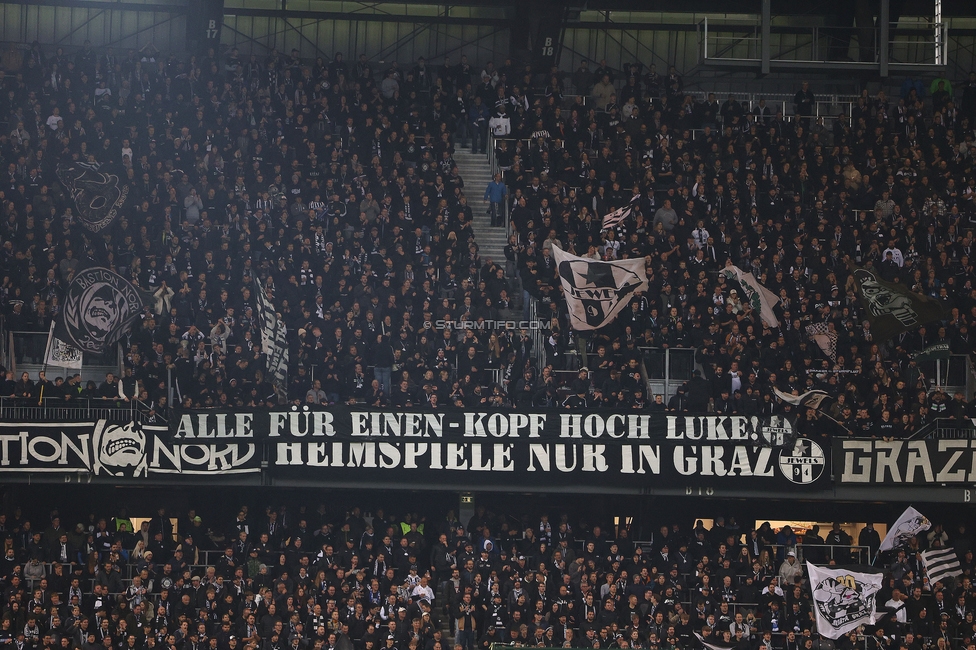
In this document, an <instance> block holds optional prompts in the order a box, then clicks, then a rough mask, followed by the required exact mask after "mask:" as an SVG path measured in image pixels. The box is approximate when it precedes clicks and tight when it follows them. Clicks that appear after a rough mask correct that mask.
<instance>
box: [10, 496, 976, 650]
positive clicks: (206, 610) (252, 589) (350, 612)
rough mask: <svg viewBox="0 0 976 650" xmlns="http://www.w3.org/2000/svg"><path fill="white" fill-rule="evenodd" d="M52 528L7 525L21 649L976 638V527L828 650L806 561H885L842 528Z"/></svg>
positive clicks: (100, 520) (938, 539)
mask: <svg viewBox="0 0 976 650" xmlns="http://www.w3.org/2000/svg"><path fill="white" fill-rule="evenodd" d="M174 516H175V517H177V518H176V519H175V521H176V524H175V528H174V519H172V517H174ZM43 519H45V521H42V522H39V521H36V520H35V521H34V522H31V521H30V519H29V518H28V517H27V516H25V515H24V514H23V512H22V510H21V509H20V508H17V509H15V510H14V511H13V514H12V515H7V514H0V536H2V539H3V540H4V548H5V551H4V558H3V560H2V561H0V574H2V585H3V605H2V609H3V611H2V616H0V644H2V645H3V646H4V647H7V648H17V649H18V650H23V649H27V650H34V649H43V650H48V649H53V648H59V649H63V650H78V649H80V650H96V649H99V650H152V649H154V648H159V649H165V650H200V649H210V650H238V649H240V650H286V649H289V648H290V649H292V650H310V649H314V650H373V649H382V648H385V649H386V650H447V649H449V648H451V649H453V650H474V648H478V649H479V650H489V649H490V646H491V644H493V643H503V644H505V643H507V644H513V645H520V646H531V647H569V648H604V649H605V648H615V649H619V650H624V649H626V650H645V649H646V650H677V649H679V648H698V647H700V646H699V644H698V641H696V640H695V637H694V635H695V634H696V633H697V634H701V635H702V636H703V637H704V638H705V640H706V641H708V642H711V643H714V644H716V645H717V646H718V647H721V648H735V649H736V650H771V649H773V648H775V649H776V650H800V649H807V650H809V649H810V648H833V647H837V648H845V649H849V650H854V649H858V648H869V649H871V650H889V649H891V650H921V649H923V648H926V649H927V648H937V649H938V650H949V649H950V648H951V649H956V648H971V647H972V646H973V645H974V638H976V622H974V619H973V616H974V612H973V606H972V598H973V592H972V583H971V578H972V573H973V564H974V563H973V554H972V547H971V545H972V541H971V539H970V536H969V533H967V531H966V527H965V526H959V527H958V529H957V530H955V531H954V532H952V533H951V534H950V533H949V532H947V530H945V529H944V528H943V527H942V525H936V526H935V527H933V529H932V530H930V531H929V532H928V533H922V534H920V535H919V536H918V537H917V538H913V539H912V540H911V541H910V543H909V546H908V547H907V548H905V549H902V550H899V551H898V552H897V553H896V554H891V557H890V558H888V562H887V563H885V564H884V568H885V585H884V588H883V589H882V591H881V592H880V593H879V594H878V598H877V603H878V611H881V612H883V613H882V614H881V615H880V622H879V623H878V624H877V625H876V626H870V627H867V628H863V627H862V628H861V629H858V630H855V631H852V632H851V633H850V634H849V635H847V636H841V637H840V638H839V639H837V641H836V642H835V645H830V643H831V642H829V641H826V640H825V639H822V638H820V636H819V635H818V633H817V625H816V619H815V617H814V613H813V611H812V609H811V605H812V602H811V590H810V588H809V585H808V584H806V579H805V575H804V571H805V570H804V568H803V563H802V561H801V560H800V558H803V559H804V561H805V560H809V561H813V562H819V563H823V564H829V565H840V564H844V563H848V562H850V561H851V560H852V558H853V557H854V555H855V554H856V553H859V555H857V557H858V558H861V561H862V562H867V560H866V559H865V558H866V557H868V556H872V557H873V554H874V553H876V551H877V549H878V546H879V544H880V542H881V540H880V537H879V534H878V532H877V531H876V530H875V529H874V527H873V525H872V524H870V523H869V524H867V525H866V526H864V527H863V528H862V529H861V530H860V531H859V532H858V536H857V539H856V544H857V545H858V546H860V547H864V548H863V552H861V551H859V550H858V546H852V544H855V540H854V539H852V538H851V536H850V535H849V534H848V533H846V532H844V530H842V528H841V526H840V524H834V525H833V527H832V529H831V530H830V531H828V532H826V533H825V534H822V533H821V531H820V530H819V527H817V526H811V527H810V528H809V529H808V530H805V531H801V535H800V536H798V535H797V532H794V531H793V529H792V528H791V527H790V526H788V525H784V526H783V527H782V528H781V529H778V530H774V529H773V528H772V527H771V526H770V524H769V523H768V522H766V523H764V524H762V525H761V526H759V528H758V529H755V528H752V529H749V528H743V527H740V526H739V524H737V523H736V521H735V519H734V518H731V517H730V518H729V520H728V523H726V522H725V520H724V519H723V518H717V519H716V520H715V522H714V523H713V525H712V526H711V527H710V528H706V527H705V526H704V525H703V524H702V522H701V521H697V522H696V524H695V526H694V527H693V528H688V529H686V528H684V527H683V526H681V525H678V524H674V525H664V526H662V527H661V528H660V532H658V533H655V534H654V535H653V542H652V543H635V541H634V540H633V539H632V538H631V537H630V534H629V531H628V529H627V528H626V527H621V528H620V529H619V530H613V529H610V530H608V529H606V528H603V527H601V525H600V524H599V523H598V522H590V523H589V524H588V523H587V522H585V521H576V520H571V519H570V517H569V516H568V515H566V514H562V515H561V516H559V518H558V520H557V519H555V518H553V519H551V520H550V519H549V516H548V515H546V514H543V515H541V516H538V515H536V516H535V518H530V517H529V516H527V515H526V516H523V517H521V518H519V517H509V516H502V515H495V514H492V513H489V512H487V511H486V510H485V509H484V507H481V506H479V507H478V508H477V510H476V511H475V513H474V515H473V516H472V517H471V519H470V521H468V522H460V521H459V520H458V519H457V517H456V516H455V513H454V512H453V511H450V512H447V513H446V514H445V513H443V512H441V513H439V514H437V515H431V516H430V517H429V518H428V517H427V516H422V515H418V514H416V513H403V514H402V515H401V516H393V515H392V513H390V514H389V515H388V514H386V513H384V511H383V510H377V511H376V512H375V513H373V514H372V515H364V513H363V512H362V511H361V510H360V508H359V507H354V508H351V509H350V510H349V511H347V512H344V513H342V512H330V511H329V510H328V509H327V508H326V506H325V505H320V506H319V507H318V508H317V509H315V510H314V511H313V510H311V509H308V508H305V507H301V508H297V509H296V510H294V511H290V510H287V509H286V508H284V507H281V508H272V507H269V508H267V509H266V510H265V511H264V512H262V513H256V512H250V511H249V510H248V508H247V507H242V508H241V509H240V511H239V512H238V514H237V516H236V518H235V517H228V518H227V520H226V521H219V522H217V521H215V522H213V523H210V522H207V523H204V522H203V519H202V518H201V517H200V516H199V515H198V514H197V512H196V511H195V510H190V511H188V512H186V513H181V514H180V515H179V516H176V515H169V514H168V513H167V512H166V510H165V508H162V507H160V508H159V509H158V511H157V513H156V515H155V516H153V517H152V518H151V519H144V520H141V522H140V526H139V529H138V530H133V525H132V520H130V519H129V518H128V517H127V516H126V512H125V510H124V509H122V510H120V511H118V514H117V515H116V516H114V517H100V516H97V515H95V514H89V515H87V516H85V517H82V518H81V520H80V521H76V520H75V519H74V518H72V517H69V516H68V515H66V514H63V513H60V512H58V511H54V512H53V513H51V514H50V518H49V519H48V518H47V517H43ZM949 545H951V546H952V547H953V548H955V549H956V551H957V552H958V553H959V556H960V561H961V563H962V568H963V575H962V576H961V577H959V578H958V579H955V582H951V581H946V582H945V583H943V582H934V583H932V582H930V581H928V580H927V577H926V574H925V570H924V568H923V567H922V565H920V564H919V560H918V552H919V551H921V550H924V549H926V548H938V547H945V546H949ZM211 551H212V553H210V552H211ZM884 555H885V556H888V555H889V554H888V553H886V554H884ZM883 562H884V560H883ZM879 566H880V565H879Z"/></svg>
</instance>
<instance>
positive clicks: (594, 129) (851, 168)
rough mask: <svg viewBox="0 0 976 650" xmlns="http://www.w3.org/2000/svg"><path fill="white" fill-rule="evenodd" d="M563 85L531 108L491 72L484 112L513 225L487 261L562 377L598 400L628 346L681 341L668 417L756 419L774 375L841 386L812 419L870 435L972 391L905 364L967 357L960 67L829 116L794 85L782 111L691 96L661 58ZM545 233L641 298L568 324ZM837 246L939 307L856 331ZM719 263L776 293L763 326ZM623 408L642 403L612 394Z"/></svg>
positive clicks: (964, 89) (972, 88)
mask: <svg viewBox="0 0 976 650" xmlns="http://www.w3.org/2000/svg"><path fill="white" fill-rule="evenodd" d="M571 79H572V86H573V88H574V89H575V90H576V92H577V93H578V94H577V95H575V96H573V97H569V98H567V97H566V96H565V95H564V93H565V90H564V89H565V87H567V82H568V81H569V79H568V78H564V76H561V75H558V74H557V75H553V77H552V79H551V81H550V83H548V84H547V90H546V92H545V94H544V96H542V97H540V98H538V99H536V100H534V101H532V102H531V103H528V102H527V101H526V100H525V98H524V90H523V89H522V88H520V87H519V86H518V84H508V85H505V84H504V82H503V81H501V80H500V81H499V83H498V84H497V85H496V91H497V97H498V101H497V103H496V104H495V106H494V108H493V110H494V112H495V114H493V116H492V118H491V120H493V121H494V124H496V125H499V126H498V129H497V130H496V133H498V134H499V137H498V140H497V141H496V145H495V146H496V153H495V156H496V159H497V160H498V164H499V165H500V167H501V169H502V170H503V174H504V182H505V184H506V186H507V190H508V200H509V201H510V205H509V208H510V215H511V222H512V228H513V230H514V234H513V235H512V236H511V238H510V245H509V246H508V248H507V249H506V257H507V262H508V264H510V265H511V266H512V267H514V268H515V269H517V273H518V275H519V278H520V281H521V287H522V288H523V290H524V291H525V292H526V296H527V297H532V298H534V299H535V300H537V301H538V303H539V305H540V307H541V311H542V312H543V313H548V312H547V310H551V312H552V315H553V317H554V321H553V322H554V324H555V325H556V326H555V327H554V329H553V332H554V335H553V336H551V337H549V339H548V341H547V348H546V351H547V353H548V356H547V359H549V360H551V361H552V363H553V364H554V366H555V367H556V368H562V367H567V366H570V364H569V363H568V362H567V360H568V359H569V358H572V357H573V355H574V354H575V355H578V357H582V361H583V363H582V364H580V365H585V366H586V367H588V369H589V370H590V372H591V375H592V380H593V383H594V384H595V385H596V386H598V387H601V388H603V390H602V391H601V393H600V394H598V395H592V396H584V397H585V398H586V399H588V400H589V402H590V403H592V404H594V405H596V406H602V405H604V404H605V403H606V402H607V401H608V400H609V401H610V402H611V403H612V404H614V405H615V406H616V405H618V404H620V400H619V399H612V398H610V397H608V395H615V394H616V393H615V389H616V388H617V387H619V386H620V385H621V384H622V383H623V384H626V383H627V379H628V376H633V373H632V372H629V371H628V363H629V362H630V360H631V359H638V364H637V365H638V368H639V367H640V360H641V358H642V357H641V353H640V348H641V347H644V346H648V347H657V348H692V349H695V350H696V357H695V358H696V362H697V363H698V364H699V366H700V367H701V368H702V373H703V375H702V376H700V377H696V378H695V380H693V381H691V382H689V384H688V385H687V386H684V387H683V389H682V390H680V391H679V393H678V394H677V395H676V396H674V398H673V399H671V400H667V398H665V400H663V401H666V402H667V404H666V405H665V406H666V407H667V408H669V409H670V410H676V411H686V410H690V411H697V412H701V411H705V410H706V409H708V410H711V411H713V412H717V413H744V414H756V413H764V412H769V411H775V410H777V409H780V408H782V407H781V405H778V404H777V400H776V398H775V397H773V396H772V388H773V387H776V388H779V389H781V390H783V391H785V392H791V391H799V392H800V393H802V392H804V391H806V390H808V389H814V388H818V389H823V390H826V391H827V392H828V393H830V394H831V396H833V397H841V396H843V401H842V402H840V404H839V406H838V407H837V409H836V412H835V413H833V414H832V416H833V418H834V419H837V420H839V421H841V422H842V423H843V424H844V426H845V427H846V428H847V429H849V430H850V431H853V432H869V431H877V430H879V428H883V429H884V431H883V432H882V433H880V434H879V435H884V436H886V437H897V436H899V435H902V434H903V433H906V432H911V431H914V430H916V429H917V428H918V427H919V426H921V425H923V424H925V423H926V422H929V421H930V420H931V419H933V418H935V417H943V418H944V417H954V418H959V419H963V418H965V417H971V416H972V415H973V414H974V411H973V407H972V406H971V404H970V398H971V397H972V396H970V395H965V394H962V393H959V394H947V393H945V392H943V391H942V390H931V391H930V385H931V384H930V382H932V383H935V384H938V385H944V381H935V382H933V379H935V377H934V374H935V372H934V370H935V369H934V363H930V364H928V365H921V364H918V363H916V362H915V361H913V360H912V357H911V355H912V354H913V353H916V352H918V351H920V350H922V349H924V348H925V347H927V346H929V345H931V344H934V343H937V342H946V343H948V344H949V346H950V349H951V352H952V353H954V354H972V353H973V351H974V347H976V334H974V332H973V331H972V330H971V329H970V328H971V327H973V326H974V325H976V286H974V281H976V269H974V266H973V239H974V236H973V232H974V230H976V169H974V160H976V142H974V126H976V73H970V74H969V78H968V79H967V80H964V81H963V82H962V83H959V84H957V85H955V87H953V86H952V84H950V83H949V82H948V80H945V79H940V80H937V82H938V83H935V82H933V84H932V86H931V88H932V94H931V96H930V97H929V96H926V95H927V93H926V88H925V87H924V86H923V84H922V83H921V82H919V81H917V80H913V81H911V82H910V83H907V84H906V85H905V86H903V88H902V93H903V94H902V96H900V97H893V98H889V97H888V96H887V95H886V94H885V92H884V91H878V92H877V93H876V94H874V95H871V94H869V93H868V92H866V91H865V92H862V94H861V96H860V97H859V98H858V99H857V102H856V104H854V106H853V111H852V114H840V115H837V116H836V117H833V119H830V120H829V121H825V120H824V119H823V118H820V117H817V116H816V110H815V107H816V105H817V104H816V96H815V94H814V90H813V89H812V88H811V86H810V84H809V83H807V82H804V83H803V84H802V87H801V88H800V89H799V90H798V91H797V92H796V96H795V97H794V105H793V114H792V115H790V116H789V117H784V115H782V113H781V112H780V111H778V110H774V109H773V108H771V107H770V106H768V105H767V104H766V102H765V101H764V100H760V101H759V102H757V103H756V105H755V106H750V105H746V104H744V103H742V102H740V101H739V99H741V98H739V99H737V98H736V97H735V96H733V95H730V96H728V97H727V98H725V99H724V101H723V102H721V103H720V101H719V100H718V99H717V98H716V97H715V95H714V94H709V95H708V96H707V99H706V100H704V101H703V100H700V99H695V98H694V97H693V96H692V95H690V94H686V93H685V92H683V80H682V78H681V76H680V75H679V74H678V73H677V72H676V71H675V70H674V68H673V67H672V68H671V70H670V71H669V73H668V75H666V76H662V75H660V74H658V73H657V71H656V70H655V68H654V66H651V67H650V69H649V70H645V69H642V68H641V67H640V66H638V65H634V66H627V69H626V70H625V71H623V73H621V72H619V71H617V70H614V69H612V68H610V67H608V66H607V65H606V62H601V65H600V66H599V67H598V68H596V69H595V70H593V71H591V70H590V68H589V67H588V66H587V65H586V64H585V63H584V64H583V65H582V66H581V67H580V69H579V70H577V71H576V72H575V73H574V74H573V75H572V76H571ZM635 195H639V199H638V200H637V202H636V203H637V207H636V209H635V210H634V213H633V215H632V216H631V217H630V218H628V219H626V220H624V221H623V222H622V223H620V225H618V226H616V227H615V228H612V229H610V230H608V231H603V230H602V229H601V226H602V222H601V217H602V216H603V215H605V214H607V213H609V212H611V211H612V210H614V209H616V208H620V207H623V206H626V205H627V204H628V203H630V202H631V201H632V198H633V197H634V196H635ZM554 245H558V246H559V247H560V248H562V249H563V250H566V251H568V252H570V253H573V254H575V255H578V256H581V257H585V258H592V259H604V260H613V259H625V258H637V257H643V258H644V259H645V263H646V268H647V276H648V279H649V285H650V288H649V289H648V291H646V292H644V293H638V294H636V295H635V296H634V297H633V298H632V299H631V301H630V304H629V306H628V307H627V308H625V309H624V311H623V312H622V314H621V316H619V317H618V318H617V320H616V321H615V322H614V323H612V324H611V325H610V326H607V327H605V328H603V329H601V330H598V331H595V332H593V333H590V334H578V333H574V332H571V331H570V328H569V326H568V316H567V312H566V308H565V302H564V301H563V300H562V299H561V297H560V294H561V288H560V287H559V281H558V278H557V273H556V264H555V261H554V258H553V254H552V246H554ZM848 256H849V257H850V259H851V261H852V262H853V263H855V264H859V265H863V266H869V267H873V268H874V269H877V270H878V271H879V272H880V274H881V276H883V278H885V279H886V280H889V281H897V282H901V283H904V284H905V285H907V286H908V287H910V288H911V289H912V290H913V291H916V292H918V293H922V294H926V295H929V296H932V297H933V298H935V299H937V300H939V301H940V302H941V303H942V305H943V306H944V308H945V314H946V317H945V319H944V320H942V321H937V322H933V323H929V324H927V325H925V326H923V327H918V328H917V329H915V330H913V331H909V332H906V333H904V334H902V335H900V336H898V337H896V338H895V339H893V340H890V341H880V340H874V338H873V337H872V332H871V329H870V326H869V324H868V323H867V319H866V318H865V313H864V310H863V308H862V307H861V305H860V303H859V301H858V299H857V298H856V296H855V290H854V284H853V281H852V278H851V275H850V273H849V271H848V267H847V265H846V263H845V258H847V257H848ZM727 264H734V265H736V266H738V267H740V268H742V269H743V270H745V271H751V272H752V273H753V274H754V276H755V277H756V278H757V279H758V280H759V282H760V283H761V284H763V285H764V286H765V287H767V288H768V289H769V290H770V291H772V292H773V293H774V294H775V295H777V296H778V297H779V298H780V302H779V304H778V305H777V306H776V308H775V313H776V314H777V317H778V319H779V322H780V324H779V326H778V327H769V326H767V325H765V324H764V323H763V322H762V321H761V320H760V318H759V313H758V312H757V311H755V310H754V309H753V307H752V305H750V304H749V301H748V300H747V299H745V296H743V293H742V290H741V288H740V287H738V285H737V284H736V283H734V282H732V281H728V280H726V279H725V278H724V277H723V276H722V275H720V272H721V271H722V270H723V269H724V268H725V267H726V265H727ZM823 323H826V326H827V327H828V328H829V329H830V330H833V331H835V332H836V334H837V346H836V360H835V361H832V360H831V359H830V358H828V357H827V356H826V355H825V354H824V353H823V352H821V350H820V349H819V348H818V346H817V345H816V344H814V343H813V342H812V341H810V340H808V337H807V335H806V333H805V328H806V327H807V326H808V325H811V324H823ZM578 357H577V358H578ZM964 363H965V362H964ZM640 379H641V377H640V376H639V375H638V382H637V384H640V383H641V381H639V380H640ZM607 382H609V390H607V388H606V387H605V386H604V384H605V383H607ZM959 383H960V384H961V383H964V382H959ZM625 388H626V387H625ZM623 400H624V403H625V404H628V403H631V402H636V403H637V405H639V406H644V405H645V403H647V402H650V404H648V406H654V402H656V401H657V399H656V398H655V399H654V400H647V399H645V398H644V396H643V395H635V394H634V393H633V392H629V391H627V390H625V391H624V397H623ZM658 406H660V404H658ZM810 417H811V418H813V417H817V416H816V415H815V414H813V413H811V415H810Z"/></svg>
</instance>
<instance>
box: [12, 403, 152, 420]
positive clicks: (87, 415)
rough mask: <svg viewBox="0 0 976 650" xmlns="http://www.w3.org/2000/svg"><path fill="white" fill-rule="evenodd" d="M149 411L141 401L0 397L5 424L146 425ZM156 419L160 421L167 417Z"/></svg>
mask: <svg viewBox="0 0 976 650" xmlns="http://www.w3.org/2000/svg"><path fill="white" fill-rule="evenodd" d="M150 411H151V409H150V407H149V406H147V405H146V404H143V403H142V402H140V401H138V400H132V401H125V400H123V399H121V398H86V397H73V398H71V399H64V398H61V397H40V398H35V397H0V420H3V421H5V422H84V421H95V420H114V421H117V422H146V421H147V418H148V416H149V414H150ZM154 415H156V419H157V420H160V419H162V418H164V417H165V415H166V414H165V413H160V414H155V413H154Z"/></svg>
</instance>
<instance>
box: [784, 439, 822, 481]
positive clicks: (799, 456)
mask: <svg viewBox="0 0 976 650" xmlns="http://www.w3.org/2000/svg"><path fill="white" fill-rule="evenodd" d="M826 466H827V459H826V456H824V451H823V448H821V446H820V445H818V444H817V443H815V442H814V441H813V440H808V439H806V438H798V439H797V440H796V441H795V442H794V443H793V445H792V446H791V447H788V448H787V449H784V450H783V451H781V452H779V469H780V471H781V472H783V476H785V477H786V478H787V480H789V481H791V482H793V483H796V484H797V485H809V484H811V483H814V482H815V481H816V480H817V479H819V478H820V476H821V475H822V474H823V472H824V468H825V467H826Z"/></svg>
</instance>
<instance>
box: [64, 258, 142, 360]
mask: <svg viewBox="0 0 976 650" xmlns="http://www.w3.org/2000/svg"><path fill="white" fill-rule="evenodd" d="M152 302H153V297H152V295H151V294H149V293H148V292H146V291H143V290H141V289H140V288H139V287H137V286H135V285H133V284H132V283H131V282H129V281H128V280H126V279H125V278H123V277H122V276H121V275H119V274H118V273H116V272H115V271H112V270H111V269H106V268H101V267H92V268H87V269H83V270H81V271H79V272H78V273H76V274H75V277H74V279H72V280H71V283H70V284H68V288H67V290H66V291H65V296H64V303H63V307H62V309H61V314H60V315H59V316H58V319H57V320H56V321H55V326H54V337H55V338H57V339H60V340H61V341H64V342H65V343H67V344H68V345H70V346H71V347H73V348H76V349H78V350H80V351H82V352H87V353H89V354H102V353H104V352H105V351H106V350H108V349H109V348H110V347H111V346H112V345H114V344H115V342H116V341H118V340H119V338H121V337H122V335H123V334H125V333H126V332H127V331H129V328H131V327H132V325H133V323H135V322H136V321H137V320H139V318H140V317H141V316H142V310H143V309H144V308H145V307H146V306H147V305H151V304H152Z"/></svg>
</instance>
